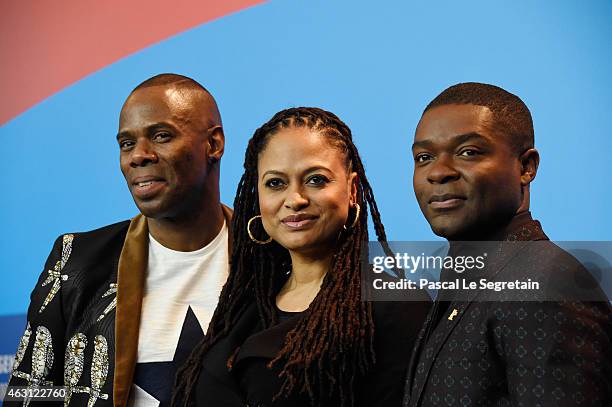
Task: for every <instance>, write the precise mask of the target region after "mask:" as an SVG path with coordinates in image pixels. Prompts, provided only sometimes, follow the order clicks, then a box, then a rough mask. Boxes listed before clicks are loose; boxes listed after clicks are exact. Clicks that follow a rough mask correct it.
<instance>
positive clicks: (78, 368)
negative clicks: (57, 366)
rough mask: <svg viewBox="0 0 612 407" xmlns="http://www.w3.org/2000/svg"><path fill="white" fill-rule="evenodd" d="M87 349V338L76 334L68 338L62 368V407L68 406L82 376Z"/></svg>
mask: <svg viewBox="0 0 612 407" xmlns="http://www.w3.org/2000/svg"><path fill="white" fill-rule="evenodd" d="M86 347H87V337H86V336H85V335H83V334H82V333H78V334H76V335H74V336H73V337H72V338H70V341H68V346H66V358H65V366H64V385H65V386H66V397H65V398H64V406H68V404H70V399H71V398H72V393H74V392H75V389H76V387H77V384H78V383H79V380H80V379H81V375H82V374H83V365H84V359H85V348H86Z"/></svg>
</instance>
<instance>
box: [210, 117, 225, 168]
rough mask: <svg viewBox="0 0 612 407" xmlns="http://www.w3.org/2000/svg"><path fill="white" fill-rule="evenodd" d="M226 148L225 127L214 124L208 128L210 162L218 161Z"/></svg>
mask: <svg viewBox="0 0 612 407" xmlns="http://www.w3.org/2000/svg"><path fill="white" fill-rule="evenodd" d="M224 150H225V135H224V134H223V127H221V126H218V125H217V126H214V127H211V128H210V129H208V162H209V163H211V164H214V163H217V162H219V161H220V160H221V157H222V156H223V151H224Z"/></svg>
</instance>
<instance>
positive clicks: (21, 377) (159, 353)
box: [9, 74, 231, 407]
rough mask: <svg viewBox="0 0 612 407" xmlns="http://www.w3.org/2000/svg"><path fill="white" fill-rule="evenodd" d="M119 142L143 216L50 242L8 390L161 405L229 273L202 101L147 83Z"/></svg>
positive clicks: (172, 80) (179, 89)
mask: <svg viewBox="0 0 612 407" xmlns="http://www.w3.org/2000/svg"><path fill="white" fill-rule="evenodd" d="M117 142H118V145H119V150H120V167H121V171H122V173H123V175H124V177H125V179H126V181H127V185H128V188H129V190H130V192H131V194H132V197H133V199H134V202H135V203H136V206H137V207H138V209H139V210H140V212H141V214H139V215H138V216H136V217H135V218H133V219H132V220H131V221H124V222H120V223H117V224H114V225H110V226H106V227H103V228H101V229H97V230H94V231H90V232H85V233H70V234H65V235H63V236H60V237H59V238H58V239H57V240H56V242H55V244H54V246H53V249H52V251H51V254H50V255H49V258H48V260H47V262H46V264H45V268H44V270H43V273H42V275H41V276H40V278H39V280H38V283H37V284H36V287H35V288H34V291H33V293H32V295H31V303H30V306H29V309H28V324H27V327H26V332H25V334H24V336H23V337H22V339H21V342H20V345H19V348H18V351H17V355H16V359H15V364H14V366H13V371H12V377H11V380H10V383H9V386H27V387H29V388H36V387H37V386H41V385H55V386H66V389H67V396H66V398H65V401H64V403H63V404H64V405H66V406H68V405H72V406H85V405H87V406H88V407H93V406H94V405H96V406H112V405H114V406H125V405H127V404H128V400H130V405H138V406H156V405H162V406H163V405H167V404H168V403H169V401H170V396H171V388H172V385H173V381H174V374H175V372H176V368H177V367H179V366H180V364H181V362H182V361H183V360H184V359H185V358H186V357H187V356H188V355H189V353H190V351H191V349H192V348H193V347H194V346H195V344H196V343H197V342H198V341H199V340H200V339H201V338H202V337H203V331H205V330H206V327H207V325H208V322H209V321H210V317H211V316H212V312H213V311H214V308H215V306H216V303H217V300H218V296H219V293H220V290H221V287H222V286H223V284H224V283H225V279H226V277H227V272H228V259H229V252H228V250H229V248H228V242H229V236H228V225H229V221H230V217H231V210H230V209H229V208H227V207H225V206H223V205H222V204H221V203H220V200H219V199H220V198H219V166H220V160H221V157H222V155H223V150H224V144H225V139H224V134H223V129H222V127H221V117H220V115H219V111H218V109H217V105H216V102H215V100H214V98H213V97H212V95H211V94H210V93H209V92H208V91H207V90H206V89H204V88H203V87H202V86H201V85H200V84H199V83H197V82H196V81H194V80H193V79H190V78H187V77H184V76H181V75H175V74H161V75H157V76H155V77H153V78H150V79H148V80H146V81H144V82H143V83H141V84H140V85H139V86H137V87H136V88H135V89H134V90H133V91H132V92H131V93H130V95H129V97H128V98H127V100H126V102H125V103H124V105H123V107H122V109H121V114H120V119H119V132H118V135H117ZM9 390H10V387H9ZM31 403H36V402H35V401H32V400H28V399H26V400H24V402H23V404H24V405H29V404H31Z"/></svg>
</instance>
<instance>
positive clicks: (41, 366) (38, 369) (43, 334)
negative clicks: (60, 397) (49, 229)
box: [12, 326, 53, 407]
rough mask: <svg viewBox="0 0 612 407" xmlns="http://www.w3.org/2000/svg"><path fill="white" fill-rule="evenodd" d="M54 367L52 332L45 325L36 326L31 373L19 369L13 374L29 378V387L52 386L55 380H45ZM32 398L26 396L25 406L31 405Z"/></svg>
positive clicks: (21, 377) (25, 378)
mask: <svg viewBox="0 0 612 407" xmlns="http://www.w3.org/2000/svg"><path fill="white" fill-rule="evenodd" d="M52 367H53V344H52V339H51V332H49V330H48V329H47V328H45V327H44V326H39V327H38V328H36V338H35V339H34V346H33V348H32V372H31V373H30V374H28V373H25V372H21V371H18V370H15V371H13V373H12V376H14V377H18V378H20V379H24V380H27V382H28V385H27V387H28V389H34V388H37V387H38V386H52V385H53V382H52V381H48V380H45V379H46V378H47V376H48V375H49V371H50V370H51V368H52ZM30 402H31V399H29V398H25V399H24V401H23V407H28V406H29V405H30Z"/></svg>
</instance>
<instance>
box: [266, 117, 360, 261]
mask: <svg viewBox="0 0 612 407" xmlns="http://www.w3.org/2000/svg"><path fill="white" fill-rule="evenodd" d="M269 137H270V138H269V140H268V143H267V145H266V147H265V148H264V150H263V151H262V152H261V153H260V154H259V159H258V162H257V173H258V182H257V188H258V192H259V208H260V210H261V218H262V222H263V226H264V229H265V230H266V232H267V233H268V234H269V235H270V236H271V237H272V238H273V239H274V240H275V241H276V242H278V243H279V244H280V245H281V246H283V247H284V248H286V249H288V250H289V251H292V252H299V253H302V254H304V255H318V256H324V255H326V254H328V253H329V252H331V251H333V249H334V247H335V242H336V240H337V238H338V234H339V232H340V230H341V229H342V226H343V225H344V224H346V223H349V224H350V223H351V222H352V219H351V220H350V221H349V220H347V216H348V211H349V207H350V206H352V205H353V204H354V202H355V200H356V195H357V184H356V178H357V174H356V173H354V172H353V173H350V174H349V173H347V169H346V157H345V154H344V153H343V152H342V151H340V150H339V149H338V148H336V147H334V146H333V145H332V144H331V143H330V142H329V140H328V138H327V137H326V136H324V135H321V134H319V133H318V132H316V131H312V130H310V129H309V128H307V127H289V128H285V129H281V130H279V131H278V132H277V133H275V134H273V135H272V136H269Z"/></svg>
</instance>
